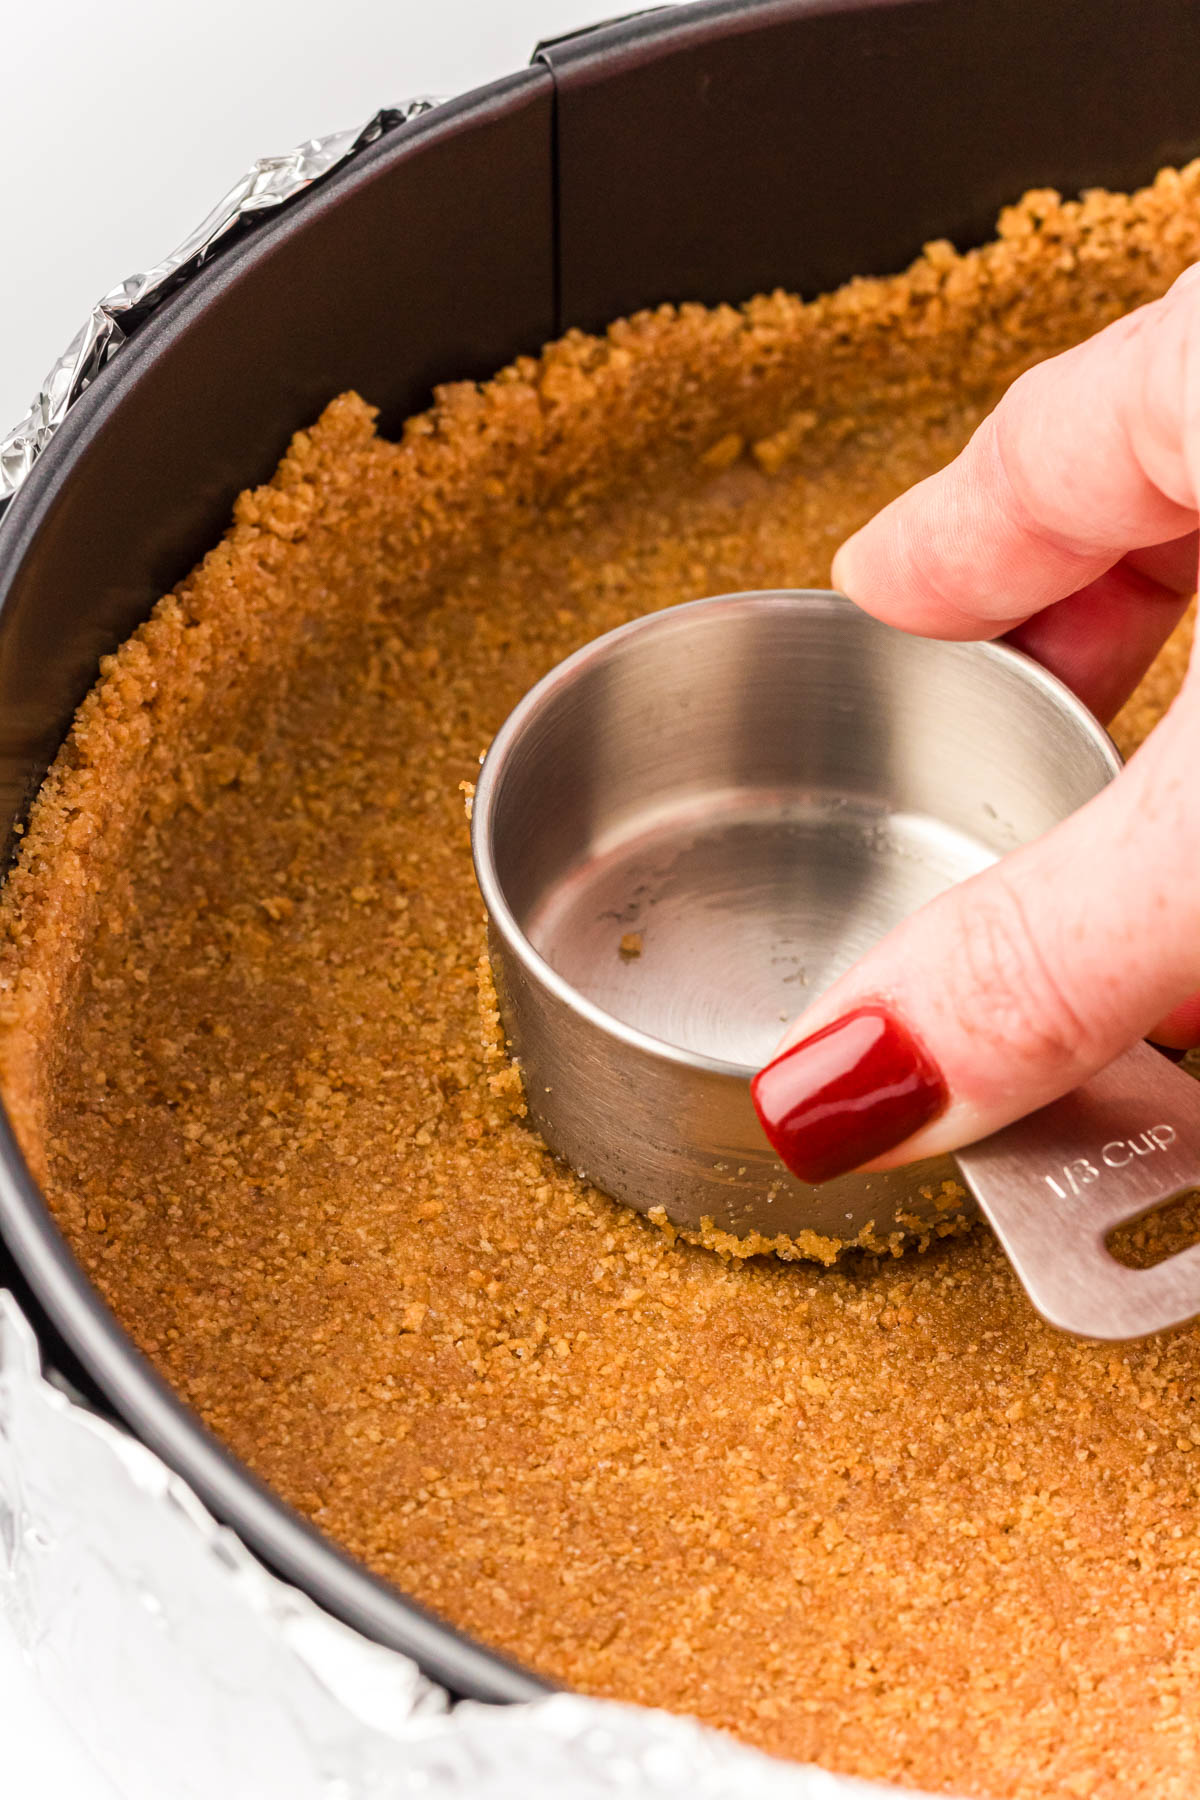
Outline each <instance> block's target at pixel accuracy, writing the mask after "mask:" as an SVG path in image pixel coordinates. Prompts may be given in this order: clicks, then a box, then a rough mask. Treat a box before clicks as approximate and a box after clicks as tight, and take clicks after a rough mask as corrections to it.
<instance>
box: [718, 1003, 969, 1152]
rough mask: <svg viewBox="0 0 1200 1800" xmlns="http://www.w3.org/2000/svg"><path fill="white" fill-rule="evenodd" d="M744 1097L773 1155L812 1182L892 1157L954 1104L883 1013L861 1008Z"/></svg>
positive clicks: (797, 1049) (778, 1064)
mask: <svg viewBox="0 0 1200 1800" xmlns="http://www.w3.org/2000/svg"><path fill="white" fill-rule="evenodd" d="M750 1092H751V1094H752V1095H753V1098H754V1106H755V1110H756V1111H757V1113H758V1117H759V1121H760V1123H761V1125H762V1128H763V1130H764V1131H765V1132H766V1134H767V1137H768V1138H769V1139H770V1142H771V1148H772V1149H773V1150H774V1152H775V1154H776V1156H778V1158H779V1160H780V1161H781V1162H783V1163H786V1164H787V1166H788V1168H789V1169H790V1170H791V1171H792V1174H793V1175H798V1176H799V1177H800V1179H801V1181H813V1182H817V1181H829V1180H831V1179H832V1177H833V1176H835V1175H844V1174H845V1173H846V1172H847V1170H849V1169H857V1168H858V1167H859V1166H860V1165H861V1164H862V1163H865V1162H870V1161H871V1160H872V1159H873V1158H874V1157H876V1156H882V1155H883V1154H884V1152H885V1151H887V1150H894V1149H895V1147H896V1145H897V1144H902V1143H903V1142H904V1140H905V1138H909V1137H911V1136H912V1135H913V1133H914V1131H919V1130H920V1129H921V1127H922V1126H923V1125H928V1124H929V1122H930V1120H931V1119H936V1118H937V1116H938V1114H939V1113H941V1112H944V1111H945V1108H946V1104H947V1102H948V1100H949V1098H950V1096H949V1093H948V1092H947V1089H946V1084H945V1082H944V1081H943V1080H942V1076H941V1071H940V1070H939V1069H938V1067H937V1065H936V1064H935V1063H934V1062H933V1061H932V1060H931V1059H930V1057H929V1056H927V1055H926V1053H925V1051H924V1050H923V1049H922V1048H921V1046H920V1044H918V1043H917V1041H916V1039H915V1038H914V1037H913V1035H912V1033H911V1032H910V1031H908V1030H906V1028H905V1027H904V1026H903V1025H902V1024H901V1023H900V1021H899V1020H898V1019H895V1018H893V1017H892V1015H891V1013H890V1012H888V1011H887V1010H886V1009H885V1008H884V1007H882V1006H860V1007H858V1008H857V1009H856V1010H855V1011H854V1012H849V1013H846V1014H845V1016H844V1017H843V1018H840V1019H835V1020H834V1022H833V1024H832V1025H826V1026H824V1027H823V1029H822V1030H820V1031H814V1033H813V1035H812V1036H811V1037H807V1038H804V1039H802V1041H801V1042H800V1043H798V1044H793V1045H792V1047H791V1049H790V1050H785V1051H784V1052H783V1054H782V1056H777V1057H776V1058H775V1060H774V1062H770V1063H768V1064H767V1066H766V1068H765V1069H760V1070H759V1072H758V1074H757V1075H756V1076H755V1077H754V1080H753V1081H752V1082H751V1084H750Z"/></svg>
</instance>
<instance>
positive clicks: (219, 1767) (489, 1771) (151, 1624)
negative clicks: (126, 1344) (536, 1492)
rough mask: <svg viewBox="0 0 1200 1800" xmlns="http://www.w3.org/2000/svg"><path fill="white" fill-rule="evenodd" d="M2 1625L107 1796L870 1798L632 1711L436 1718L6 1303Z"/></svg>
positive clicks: (589, 1707)
mask: <svg viewBox="0 0 1200 1800" xmlns="http://www.w3.org/2000/svg"><path fill="white" fill-rule="evenodd" d="M0 1615H3V1616H4V1617H5V1618H6V1619H7V1620H8V1622H9V1623H10V1624H11V1626H12V1628H13V1629H14V1631H15V1633H16V1637H17V1640H18V1643H19V1644H20V1645H21V1647H22V1649H23V1650H24V1652H25V1654H26V1656H27V1658H28V1659H29V1661H30V1663H31V1664H32V1665H33V1667H34V1670H35V1673H36V1675H37V1678H38V1680H39V1682H40V1683H41V1685H42V1687H43V1688H44V1690H45V1691H46V1693H47V1694H48V1695H49V1697H50V1698H51V1700H52V1701H53V1702H54V1703H55V1704H56V1705H57V1706H58V1707H59V1708H60V1709H61V1711H62V1713H63V1715H64V1719H65V1720H67V1721H68V1722H69V1726H70V1727H71V1728H73V1730H74V1732H75V1734H76V1735H77V1737H78V1739H79V1742H80V1744H81V1745H82V1746H83V1747H84V1749H85V1752H86V1754H87V1755H89V1756H90V1758H91V1760H92V1761H93V1763H94V1765H95V1768H96V1772H97V1777H98V1785H99V1783H104V1784H106V1785H104V1786H103V1787H102V1788H101V1789H100V1791H102V1792H103V1793H104V1794H105V1795H106V1796H107V1795H108V1794H109V1793H115V1794H116V1795H118V1796H120V1800H166V1797H168V1796H169V1800H593V1797H597V1800H598V1797H599V1796H608V1797H609V1800H612V1797H613V1796H617V1795H620V1796H623V1797H625V1800H651V1797H654V1800H665V1797H666V1796H676V1795H679V1796H683V1795H686V1796H688V1800H735V1796H736V1800H866V1797H867V1796H869V1795H880V1794H882V1793H883V1792H884V1790H883V1789H881V1788H878V1787H871V1786H866V1785H864V1784H863V1783H861V1782H857V1781H846V1780H843V1779H841V1778H839V1777H837V1776H834V1775H829V1774H826V1773H825V1771H823V1770H821V1769H811V1768H801V1767H797V1766H796V1765H793V1764H788V1763H781V1762H777V1761H774V1760H772V1759H770V1758H768V1757H765V1756H760V1755H758V1754H757V1753H755V1752H754V1751H751V1750H746V1749H742V1748H741V1747H739V1746H738V1745H736V1744H734V1743H733V1742H732V1741H731V1740H730V1739H728V1738H726V1737H722V1736H720V1735H719V1734H718V1733H716V1732H713V1731H708V1730H706V1729H705V1728H704V1727H702V1726H699V1725H697V1724H695V1723H693V1722H692V1721H690V1720H687V1719H678V1718H672V1717H670V1716H669V1715H667V1714H665V1713H658V1712H651V1711H649V1710H646V1709H643V1708H640V1707H632V1706H618V1705H615V1704H613V1703H610V1702H607V1701H602V1700H587V1699H583V1698H581V1697H579V1696H577V1695H571V1694H560V1695H554V1696H552V1697H551V1698H549V1699H546V1700H537V1701H533V1702H530V1703H529V1704H527V1705H520V1706H479V1705H459V1706H457V1707H454V1708H450V1707H449V1704H448V1702H447V1698H446V1695H445V1694H444V1693H442V1692H441V1690H440V1689H438V1688H436V1687H434V1686H433V1685H432V1684H431V1683H430V1682H428V1681H427V1680H426V1679H425V1677H424V1676H423V1675H422V1674H421V1673H420V1671H419V1670H418V1668H417V1666H416V1664H415V1663H412V1662H410V1661H409V1660H408V1659H407V1658H406V1657H403V1656H400V1655H398V1654H397V1653H396V1652H395V1651H391V1650H385V1649H382V1648H380V1646H379V1645H377V1644H372V1643H370V1642H368V1641H367V1639H366V1638H364V1637H361V1636H359V1634H358V1633H357V1632H354V1631H351V1630H350V1629H349V1628H348V1627H346V1626H344V1625H342V1624H340V1623H339V1622H338V1621H337V1620H336V1619H333V1618H331V1617H330V1616H329V1615H328V1614H327V1613H324V1612H322V1611H321V1610H320V1608H319V1607H317V1606H315V1605H314V1604H313V1602H312V1601H311V1600H309V1599H308V1598H307V1597H306V1596H305V1595H303V1594H301V1593H298V1592H297V1591H296V1590H295V1589H294V1588H290V1587H288V1586H286V1585H285V1584H284V1583H283V1582H281V1581H279V1580H277V1579H276V1578H275V1577H274V1576H273V1575H271V1574H270V1573H269V1572H268V1571H267V1570H266V1569H265V1568H264V1567H263V1566H262V1565H261V1564H260V1563H259V1562H257V1561H256V1559H255V1558H254V1557H253V1556H252V1555H251V1554H250V1552H249V1551H248V1550H247V1549H246V1548H245V1547H244V1545H243V1544H242V1543H241V1542H240V1541H239V1540H238V1539H237V1538H236V1537H235V1536H234V1535H233V1534H232V1533H231V1532H229V1531H227V1530H226V1529H225V1528H224V1527H223V1526H220V1525H218V1524H217V1523H216V1521H215V1520H214V1519H213V1518H212V1517H211V1516H210V1514H209V1513H207V1512H206V1511H205V1509H204V1507H203V1506H202V1505H201V1503H200V1502H199V1500H198V1499H197V1498H196V1496H195V1495H194V1494H193V1493H192V1491H191V1489H190V1488H188V1487H187V1485H186V1484H185V1483H184V1482H182V1481H181V1480H180V1479H179V1477H178V1476H176V1475H173V1474H172V1473H171V1471H170V1470H169V1469H168V1468H167V1467H166V1465H165V1464H164V1463H163V1462H161V1461H160V1459H159V1458H158V1457H157V1456H155V1455H154V1454H153V1453H152V1452H151V1451H149V1450H147V1449H146V1448H145V1446H144V1445H142V1444H140V1443H138V1442H137V1440H136V1439H134V1438H132V1437H130V1436H129V1435H128V1433H126V1432H124V1431H122V1430H121V1429H120V1428H119V1427H117V1426H114V1425H111V1424H109V1423H108V1421H107V1420H104V1419H101V1418H98V1417H97V1416H96V1415H95V1414H94V1413H92V1412H91V1411H89V1410H88V1409H87V1408H86V1407H84V1406H82V1405H80V1404H79V1403H77V1402H76V1401H75V1400H73V1399H72V1398H70V1397H69V1396H68V1395H67V1394H66V1393H64V1392H63V1391H62V1390H61V1389H60V1388H59V1387H57V1386H55V1385H54V1384H53V1383H52V1382H51V1381H49V1380H47V1379H46V1378H45V1376H44V1375H43V1374H42V1372H41V1367H40V1361H39V1356H38V1349H37V1343H36V1340H35V1338H34V1334H33V1331H32V1330H31V1328H30V1326H29V1325H28V1323H27V1322H26V1320H25V1319H24V1317H23V1316H22V1314H21V1312H20V1310H19V1308H18V1307H17V1304H16V1302H15V1301H14V1300H13V1298H12V1297H11V1295H9V1294H0ZM79 1800H89V1796H87V1795H80V1796H79ZM909 1800H913V1797H912V1796H911V1795H910V1797H909Z"/></svg>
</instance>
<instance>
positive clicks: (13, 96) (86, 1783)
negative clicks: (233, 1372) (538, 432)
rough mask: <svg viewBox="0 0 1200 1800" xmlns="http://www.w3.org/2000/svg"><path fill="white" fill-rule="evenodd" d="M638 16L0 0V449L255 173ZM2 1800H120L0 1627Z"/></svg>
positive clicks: (368, 1)
mask: <svg viewBox="0 0 1200 1800" xmlns="http://www.w3.org/2000/svg"><path fill="white" fill-rule="evenodd" d="M644 3H647V4H648V3H649V0H644ZM637 4H638V0H609V3H607V4H606V0H122V4H121V5H120V6H119V7H115V8H114V7H111V6H105V5H102V4H98V3H97V0H0V18H2V23H0V37H2V40H3V49H2V51H0V134H2V142H3V160H2V162H0V168H2V169H3V175H2V177H0V433H3V431H5V430H7V428H8V426H9V425H12V424H15V423H16V421H17V419H18V418H19V417H20V416H21V414H23V413H24V411H25V410H26V407H27V406H28V404H29V402H30V400H31V399H32V398H33V395H34V393H35V392H36V391H37V389H38V387H39V386H40V384H41V380H42V377H43V376H44V375H45V373H46V371H47V370H48V369H49V367H50V365H51V364H52V363H53V361H54V359H55V357H56V356H57V355H58V354H59V352H60V351H62V350H63V349H65V348H66V345H67V343H68V341H69V340H70V338H71V337H72V336H73V335H74V333H75V331H76V330H77V328H78V327H79V325H80V324H82V322H83V320H84V318H85V317H86V315H87V313H88V310H89V309H90V307H91V305H92V303H93V302H94V301H95V300H97V299H98V298H99V297H100V295H101V294H102V293H104V292H105V291H106V290H107V289H108V288H110V287H112V286H114V285H115V284H116V283H117V282H118V281H121V280H123V279H124V278H125V276H127V275H129V274H132V273H133V272H134V271H135V270H137V269H141V268H144V267H146V266H147V265H148V264H151V263H154V262H156V261H157V260H158V259H159V258H160V257H161V256H162V255H163V254H164V253H165V252H166V251H168V250H170V249H172V248H173V247H174V245H175V244H176V243H178V242H179V240H180V239H181V238H183V237H185V236H186V234H187V233H188V232H189V231H190V230H191V228H192V226H193V225H195V224H197V223H198V222H199V220H200V219H201V218H202V217H203V215H204V214H205V213H206V212H207V211H208V210H209V207H210V206H211V205H212V204H213V203H214V202H215V201H216V200H217V199H218V198H219V196H220V195H221V193H223V192H224V190H225V189H226V188H227V187H229V186H231V185H232V183H233V182H234V181H235V180H236V178H237V176H238V175H239V174H240V173H241V171H242V169H243V168H244V167H245V166H246V165H247V164H249V163H251V162H252V161H253V160H254V158H255V157H257V156H263V155H268V154H271V153H274V152H277V151H282V150H288V149H290V148H291V147H292V145H293V144H296V143H298V142H300V140H301V139H303V138H307V137H315V136H319V135H320V134H321V133H323V132H326V131H332V130H336V129H338V128H340V127H342V126H345V125H356V124H358V123H359V122H360V121H362V120H365V119H366V118H368V117H369V116H370V115H371V113H373V112H374V111H375V110H376V108H377V107H379V106H383V105H388V104H390V103H392V102H394V101H396V100H402V99H407V98H409V97H410V96H412V95H414V94H422V93H429V94H454V93H460V92H462V90H463V89H465V88H468V87H474V86H476V85H477V84H478V83H480V82H482V81H487V80H490V79H492V78H493V77H494V76H497V75H504V74H507V73H509V72H510V71H511V70H513V69H516V68H519V67H521V66H522V65H523V64H524V63H526V62H527V61H528V60H529V55H530V52H531V51H532V49H533V46H534V44H535V42H536V41H537V39H538V38H539V37H551V36H554V35H556V34H557V33H559V32H563V31H568V30H571V29H572V28H573V27H575V26H578V25H584V24H592V23H594V22H596V21H597V20H598V19H603V18H606V17H611V16H613V15H615V14H619V13H622V12H627V11H630V10H633V9H634V7H635V6H636V5H637ZM0 1795H2V1796H3V1800H116V1797H115V1796H114V1794H113V1790H112V1788H111V1787H110V1786H109V1785H108V1784H107V1782H102V1781H101V1780H100V1779H99V1777H98V1776H96V1774H95V1773H94V1772H93V1771H92V1770H91V1767H90V1764H89V1762H88V1759H87V1756H86V1747H84V1746H80V1745H78V1744H77V1743H76V1742H75V1741H74V1739H73V1737H72V1734H71V1729H70V1725H69V1721H65V1720H63V1719H60V1718H58V1717H57V1716H55V1715H54V1714H52V1713H51V1711H50V1709H49V1707H48V1705H47V1704H46V1702H45V1701H43V1700H42V1699H41V1697H40V1695H39V1694H38V1691H37V1688H36V1686H35V1684H34V1682H33V1680H32V1678H31V1676H30V1675H29V1674H28V1673H27V1672H26V1670H25V1668H24V1666H23V1664H22V1661H21V1658H20V1656H19V1654H18V1652H17V1648H16V1645H15V1643H14V1642H13V1640H12V1638H11V1637H10V1636H9V1635H8V1633H7V1631H6V1629H5V1627H4V1625H3V1623H2V1622H0ZM162 1800H171V1796H170V1795H169V1794H164V1795H163V1796H162Z"/></svg>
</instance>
